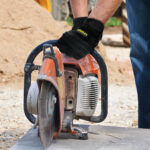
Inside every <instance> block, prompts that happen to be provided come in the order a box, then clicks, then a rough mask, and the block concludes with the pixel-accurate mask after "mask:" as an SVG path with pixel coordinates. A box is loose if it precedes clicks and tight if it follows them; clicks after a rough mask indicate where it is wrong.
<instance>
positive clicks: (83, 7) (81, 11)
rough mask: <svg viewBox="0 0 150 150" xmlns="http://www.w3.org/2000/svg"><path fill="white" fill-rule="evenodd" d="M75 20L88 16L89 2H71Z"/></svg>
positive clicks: (75, 0)
mask: <svg viewBox="0 0 150 150" xmlns="http://www.w3.org/2000/svg"><path fill="white" fill-rule="evenodd" d="M70 3H71V8H72V13H73V16H74V18H79V17H87V16H88V0H70Z"/></svg>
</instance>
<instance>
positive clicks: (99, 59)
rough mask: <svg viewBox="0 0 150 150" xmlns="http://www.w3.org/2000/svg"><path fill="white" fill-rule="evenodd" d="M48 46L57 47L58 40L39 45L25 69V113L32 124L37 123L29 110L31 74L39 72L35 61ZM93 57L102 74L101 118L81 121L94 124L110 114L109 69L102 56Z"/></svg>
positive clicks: (95, 117)
mask: <svg viewBox="0 0 150 150" xmlns="http://www.w3.org/2000/svg"><path fill="white" fill-rule="evenodd" d="M46 44H48V45H49V44H51V45H52V46H57V40H50V41H46V42H44V43H42V44H40V45H38V46H37V47H36V48H35V49H34V50H33V51H32V52H31V53H30V55H29V56H28V58H27V61H26V64H25V67H24V113H25V115H26V117H27V119H28V120H29V121H30V122H31V123H33V124H34V123H35V120H36V118H35V117H34V115H32V114H31V113H29V112H28V110H27V95H28V90H29V87H30V85H31V73H32V71H34V70H39V69H40V66H37V65H34V60H35V58H36V56H37V55H38V54H39V53H40V52H41V51H43V46H44V45H46ZM91 55H92V56H93V57H94V58H95V60H96V61H97V63H98V65H99V68H100V73H101V95H102V101H101V108H100V109H101V114H100V115H99V116H92V117H81V119H84V120H87V121H92V122H102V121H103V120H104V119H105V118H106V116H107V113H108V76H107V67H106V64H105V62H104V60H103V58H102V56H101V55H100V54H99V53H98V52H97V51H96V50H94V51H93V52H92V53H91Z"/></svg>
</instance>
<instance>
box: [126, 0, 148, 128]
mask: <svg viewBox="0 0 150 150" xmlns="http://www.w3.org/2000/svg"><path fill="white" fill-rule="evenodd" d="M126 7H127V12H128V24H129V31H130V40H131V52H130V58H131V63H132V67H133V71H134V75H135V82H136V87H137V93H138V125H139V127H140V128H150V0H127V2H126Z"/></svg>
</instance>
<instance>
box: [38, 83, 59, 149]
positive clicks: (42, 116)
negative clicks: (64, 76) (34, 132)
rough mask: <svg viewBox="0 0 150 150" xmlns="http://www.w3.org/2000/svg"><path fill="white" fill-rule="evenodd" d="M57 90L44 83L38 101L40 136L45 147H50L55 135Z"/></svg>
mask: <svg viewBox="0 0 150 150" xmlns="http://www.w3.org/2000/svg"><path fill="white" fill-rule="evenodd" d="M55 104H56V90H55V88H54V87H53V86H52V85H51V84H50V83H48V82H46V81H44V82H43V83H42V85H41V91H40V95H39V99H38V117H39V135H40V140H41V143H42V145H43V146H44V147H48V146H49V145H50V144H51V143H52V140H53V135H54V133H55Z"/></svg>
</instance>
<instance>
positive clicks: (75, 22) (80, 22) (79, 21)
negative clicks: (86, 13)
mask: <svg viewBox="0 0 150 150" xmlns="http://www.w3.org/2000/svg"><path fill="white" fill-rule="evenodd" d="M87 18H88V17H79V18H74V19H73V27H72V30H76V29H78V28H80V27H81V26H82V25H83V23H84V21H85V20H86V19H87Z"/></svg>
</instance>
